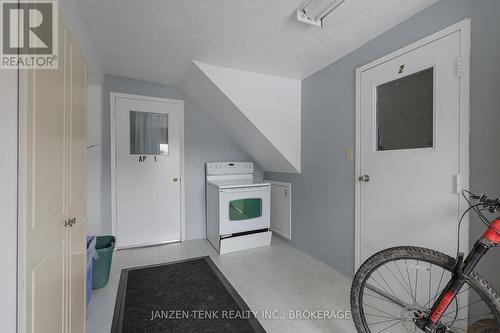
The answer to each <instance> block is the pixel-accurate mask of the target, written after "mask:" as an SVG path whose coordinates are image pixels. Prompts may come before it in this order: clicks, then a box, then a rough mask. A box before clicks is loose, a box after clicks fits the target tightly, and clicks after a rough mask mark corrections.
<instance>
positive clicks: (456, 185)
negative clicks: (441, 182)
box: [454, 173, 462, 193]
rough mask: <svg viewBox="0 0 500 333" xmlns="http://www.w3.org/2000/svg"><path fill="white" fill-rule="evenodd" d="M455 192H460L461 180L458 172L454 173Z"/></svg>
mask: <svg viewBox="0 0 500 333" xmlns="http://www.w3.org/2000/svg"><path fill="white" fill-rule="evenodd" d="M454 178H455V193H460V192H461V191H462V180H461V179H460V174H458V173H457V174H456V175H455V177H454Z"/></svg>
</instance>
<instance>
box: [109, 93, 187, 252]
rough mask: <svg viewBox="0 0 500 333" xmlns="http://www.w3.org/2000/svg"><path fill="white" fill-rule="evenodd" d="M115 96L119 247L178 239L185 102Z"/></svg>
mask: <svg viewBox="0 0 500 333" xmlns="http://www.w3.org/2000/svg"><path fill="white" fill-rule="evenodd" d="M112 98H113V97H112ZM114 98H115V103H114V105H115V109H114V110H112V111H113V114H112V116H113V117H114V122H115V139H114V141H115V159H116V160H115V161H116V162H115V185H116V195H115V198H116V199H115V200H116V204H115V207H116V212H115V214H116V218H115V220H116V221H115V223H116V229H115V234H116V241H117V246H118V247H119V248H123V247H133V246H141V245H152V244H160V243H165V242H173V241H179V240H180V238H181V230H180V228H181V227H180V224H181V186H180V181H181V179H180V175H181V126H182V124H181V119H182V118H181V112H182V110H183V103H182V101H176V100H152V99H151V100H150V99H144V98H134V97H114Z"/></svg>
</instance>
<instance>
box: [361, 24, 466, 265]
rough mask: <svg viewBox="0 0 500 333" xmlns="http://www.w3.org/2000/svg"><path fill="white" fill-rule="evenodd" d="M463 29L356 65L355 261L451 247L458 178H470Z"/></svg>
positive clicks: (451, 250) (456, 216) (452, 250)
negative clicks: (404, 249) (404, 248)
mask: <svg viewBox="0 0 500 333" xmlns="http://www.w3.org/2000/svg"><path fill="white" fill-rule="evenodd" d="M461 34H463V31H460V30H458V31H454V32H452V33H448V34H447V35H445V36H441V37H439V38H437V39H435V40H433V41H427V42H423V43H421V45H419V46H418V47H416V48H414V49H410V50H408V49H407V50H405V51H403V52H402V53H401V54H400V55H397V56H395V57H393V58H389V59H385V60H383V61H380V62H379V63H378V64H376V65H374V66H369V65H367V66H365V67H364V68H363V69H361V70H359V72H358V89H359V90H358V103H359V104H358V112H359V115H358V123H357V125H358V136H357V138H358V139H357V140H358V149H359V152H358V158H359V160H358V169H357V172H358V174H357V177H359V178H358V185H357V206H356V207H357V208H356V209H357V211H356V213H357V221H356V222H357V224H356V225H357V227H356V268H357V267H359V265H360V264H361V263H363V262H364V261H365V260H366V259H367V258H368V257H370V256H371V255H373V254H374V253H376V252H378V251H380V250H383V249H385V248H388V247H392V246H400V245H413V246H423V247H428V248H432V249H436V250H439V251H442V252H444V253H447V254H449V255H452V256H454V255H455V254H456V248H457V226H458V219H459V216H460V205H461V203H460V201H461V198H460V195H459V192H460V179H462V181H463V182H467V179H468V177H467V172H468V171H467V167H464V165H467V164H468V161H467V154H466V152H467V147H466V144H464V143H465V142H467V141H468V128H467V127H466V126H465V124H464V119H466V117H464V115H463V113H464V111H463V110H464V109H465V110H467V109H466V108H463V106H462V108H461V105H460V104H461V85H463V84H464V81H463V80H462V79H464V77H463V75H462V77H460V76H461V74H460V68H459V65H460V63H459V61H460V57H461V53H463V45H461V43H463V40H462V38H463V36H461ZM462 88H463V87H462ZM467 233H468V231H467V230H463V232H462V236H464V237H466V236H467ZM463 244H465V241H464V242H463ZM462 249H464V248H462Z"/></svg>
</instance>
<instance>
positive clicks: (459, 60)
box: [457, 57, 462, 77]
mask: <svg viewBox="0 0 500 333" xmlns="http://www.w3.org/2000/svg"><path fill="white" fill-rule="evenodd" d="M457 76H458V77H461V76H462V58H460V57H458V58H457Z"/></svg>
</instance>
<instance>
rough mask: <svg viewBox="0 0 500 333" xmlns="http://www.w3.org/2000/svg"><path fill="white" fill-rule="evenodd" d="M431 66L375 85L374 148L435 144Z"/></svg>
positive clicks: (385, 148) (413, 146)
mask: <svg viewBox="0 0 500 333" xmlns="http://www.w3.org/2000/svg"><path fill="white" fill-rule="evenodd" d="M433 78H434V69H433V68H428V69H425V70H423V71H420V72H417V73H415V74H411V75H407V76H405V77H402V78H400V79H397V80H394V81H391V82H387V83H384V84H382V85H379V86H378V87H377V150H379V151H380V150H394V149H415V148H429V147H433V146H434V138H433V136H434V79H433Z"/></svg>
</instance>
